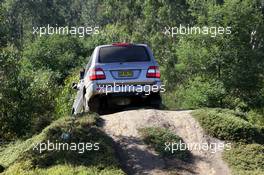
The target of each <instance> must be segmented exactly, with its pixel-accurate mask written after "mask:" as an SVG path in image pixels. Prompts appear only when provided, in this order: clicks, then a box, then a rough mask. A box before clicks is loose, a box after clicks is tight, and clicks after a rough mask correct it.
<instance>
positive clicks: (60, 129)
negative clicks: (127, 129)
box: [0, 114, 125, 175]
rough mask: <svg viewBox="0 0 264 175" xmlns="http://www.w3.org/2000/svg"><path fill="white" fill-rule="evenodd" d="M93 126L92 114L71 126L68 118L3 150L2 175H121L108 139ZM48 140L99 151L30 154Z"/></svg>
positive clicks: (93, 118)
mask: <svg viewBox="0 0 264 175" xmlns="http://www.w3.org/2000/svg"><path fill="white" fill-rule="evenodd" d="M96 122H97V117H96V116H95V115H94V114H86V115H84V116H79V117H78V118H77V120H76V121H75V122H74V124H73V123H72V120H71V119H70V118H61V119H58V120H57V121H55V122H53V123H52V124H51V125H50V126H48V127H47V128H45V129H44V130H43V131H42V132H41V133H40V134H38V135H35V136H33V137H32V138H30V139H28V140H25V141H17V142H16V143H13V144H9V145H7V146H5V147H4V148H2V149H1V150H0V164H1V165H3V166H4V167H6V169H5V171H4V173H3V174H4V175H16V174H25V175H26V174H40V175H42V174H43V175H44V174H51V175H57V174H83V175H84V174H87V175H88V174H102V175H104V174H106V175H112V174H113V175H116V174H117V175H121V174H125V173H124V172H123V171H122V170H121V168H120V166H119V162H118V160H117V159H116V158H115V152H114V150H113V142H112V139H111V138H109V137H108V136H107V135H106V134H105V133H104V132H102V131H101V130H100V129H99V128H98V127H97V126H96ZM72 124H73V127H72V130H71V132H69V134H70V137H69V138H68V139H63V138H62V137H61V136H62V134H63V133H64V132H68V131H69V129H70V128H71V125H72ZM48 140H49V141H50V142H53V143H76V144H78V143H82V142H84V143H87V142H91V143H99V147H100V149H99V150H98V151H85V152H84V153H78V151H74V150H67V151H66V150H65V151H63V150H60V151H44V152H42V153H39V151H36V150H33V147H34V144H36V143H40V142H42V143H43V142H47V141H48Z"/></svg>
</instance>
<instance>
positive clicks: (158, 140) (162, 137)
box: [139, 127, 191, 161]
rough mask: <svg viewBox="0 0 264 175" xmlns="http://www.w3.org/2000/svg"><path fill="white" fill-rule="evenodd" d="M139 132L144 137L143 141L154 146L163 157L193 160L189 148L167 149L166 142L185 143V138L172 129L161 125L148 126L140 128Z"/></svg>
mask: <svg viewBox="0 0 264 175" xmlns="http://www.w3.org/2000/svg"><path fill="white" fill-rule="evenodd" d="M139 133H140V135H141V136H142V138H143V141H144V142H145V143H146V144H148V145H150V146H151V147H153V148H154V150H155V151H156V152H157V153H159V154H160V155H161V156H163V157H167V158H178V159H180V160H183V161H190V160H191V153H190V152H189V150H180V149H174V151H172V150H171V147H170V149H166V145H165V143H167V144H168V143H170V144H175V145H176V144H179V143H180V142H181V143H184V142H183V140H182V139H181V138H180V137H179V136H177V135H175V134H174V133H172V132H171V131H170V130H168V129H165V128H159V127H147V128H141V129H139ZM175 147H176V146H175Z"/></svg>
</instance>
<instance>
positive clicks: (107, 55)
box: [99, 46, 150, 63]
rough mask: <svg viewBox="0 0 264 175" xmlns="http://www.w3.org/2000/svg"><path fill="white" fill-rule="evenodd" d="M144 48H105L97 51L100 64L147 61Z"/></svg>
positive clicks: (147, 56)
mask: <svg viewBox="0 0 264 175" xmlns="http://www.w3.org/2000/svg"><path fill="white" fill-rule="evenodd" d="M149 60H150V58H149V55H148V52H147V50H146V48H145V47H144V46H128V47H123V46H107V47H102V48H101V49H100V50H99V62H100V63H115V62H138V61H149Z"/></svg>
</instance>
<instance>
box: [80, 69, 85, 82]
mask: <svg viewBox="0 0 264 175" xmlns="http://www.w3.org/2000/svg"><path fill="white" fill-rule="evenodd" d="M84 73H85V69H84V68H83V69H82V70H81V71H80V80H82V79H83V78H84Z"/></svg>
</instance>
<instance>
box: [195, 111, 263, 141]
mask: <svg viewBox="0 0 264 175" xmlns="http://www.w3.org/2000/svg"><path fill="white" fill-rule="evenodd" d="M192 114H193V115H194V117H195V118H196V119H197V120H198V121H199V123H200V125H201V126H202V127H203V128H204V130H205V131H206V132H207V133H208V134H209V135H211V136H213V137H217V138H219V139H223V140H229V141H238V142H245V143H260V144H263V143H264V132H263V131H264V129H263V128H262V127H258V126H255V125H253V124H251V123H249V122H248V121H246V120H244V119H243V117H246V116H243V114H241V113H235V112H234V111H232V110H223V109H201V110H196V111H194V112H192Z"/></svg>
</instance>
